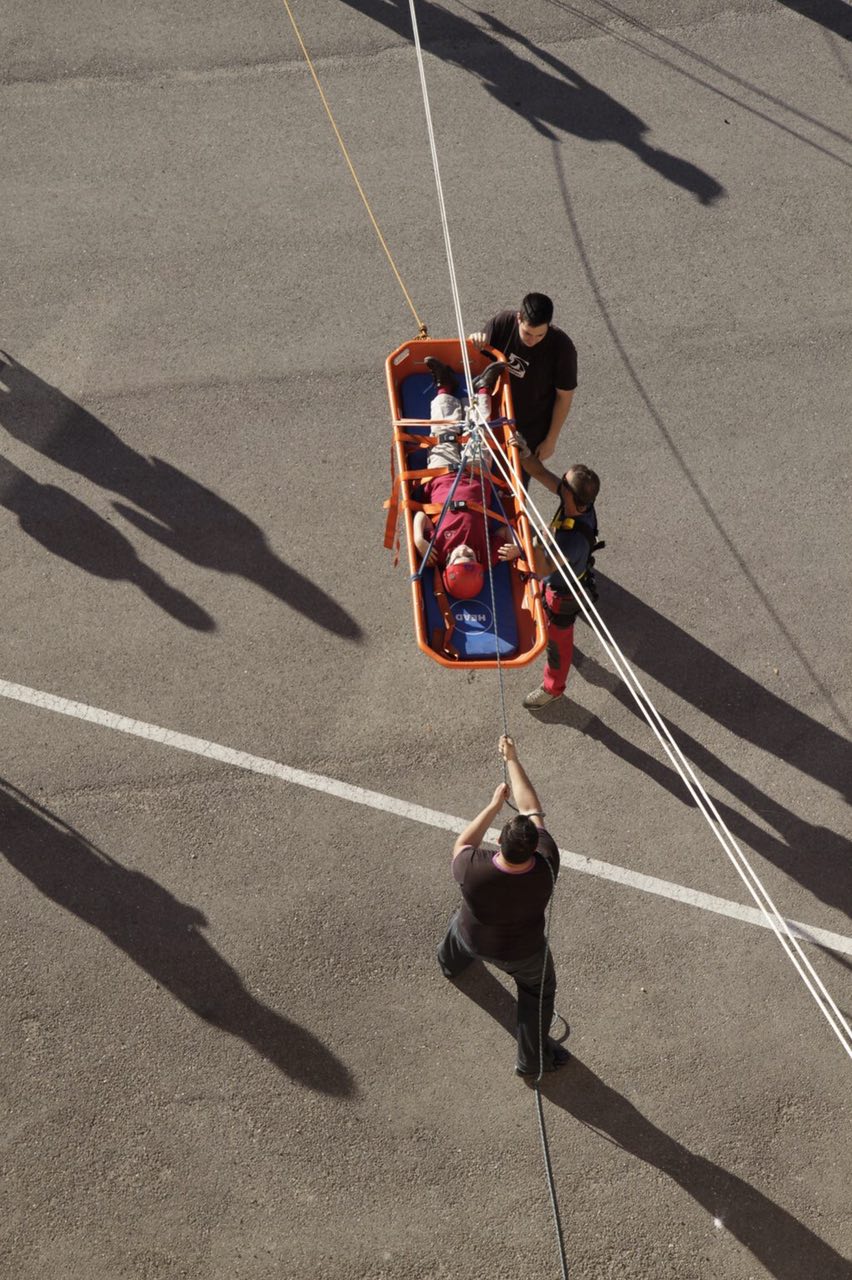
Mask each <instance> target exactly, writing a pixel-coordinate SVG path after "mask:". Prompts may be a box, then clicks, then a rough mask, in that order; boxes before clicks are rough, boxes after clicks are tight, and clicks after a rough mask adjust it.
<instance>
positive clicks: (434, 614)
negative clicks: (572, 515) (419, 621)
mask: <svg viewBox="0 0 852 1280" xmlns="http://www.w3.org/2000/svg"><path fill="white" fill-rule="evenodd" d="M512 572H513V571H512V569H511V568H510V566H509V565H508V564H507V563H505V562H503V561H501V563H500V564H496V565H495V566H494V602H495V604H496V605H497V626H498V634H497V635H496V636H495V634H494V615H493V613H492V610H491V587H490V586H489V582H488V577H487V576H486V578H485V583H484V584H483V587H482V590H481V592H480V593H479V595H478V596H475V597H474V599H472V600H454V599H453V598H452V596H448V597H447V599H448V601H449V605H450V610H451V611H452V614H453V617H454V618H455V620H456V625H455V629H454V631H453V634H452V635H451V637H450V644H451V645H452V646H453V647H454V648H455V649H457V650H458V654H459V657H460V658H496V657H497V654H498V653H499V655H500V657H501V658H510V657H511V656H512V654H514V653H516V652H517V649H518V620H517V618H516V617H515V604H514V601H513V599H512V581H511V576H510V575H511V574H512ZM420 589H421V591H422V593H423V604H424V606H425V610H426V628H427V634H428V636H429V640H430V642H431V640H432V637H433V635H434V634H435V631H436V629H437V630H439V631H440V633H441V635H442V636H443V634H444V618H443V615H442V613H441V610H440V609H439V608H438V601H437V600H436V599H435V587H434V585H433V582H432V570H431V569H425V570H424V572H423V578H422V585H421V588H420ZM438 647H439V648H440V646H438Z"/></svg>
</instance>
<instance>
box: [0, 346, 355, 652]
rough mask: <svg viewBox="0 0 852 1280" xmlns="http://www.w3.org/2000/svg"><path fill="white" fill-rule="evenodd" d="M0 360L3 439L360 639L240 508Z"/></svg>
mask: <svg viewBox="0 0 852 1280" xmlns="http://www.w3.org/2000/svg"><path fill="white" fill-rule="evenodd" d="M5 360H6V361H7V363H5V364H4V362H3V358H2V357H0V380H2V382H4V383H5V384H6V386H7V387H8V392H3V391H2V390H0V426H2V427H5V429H6V431H8V433H9V435H11V436H13V437H14V438H15V439H16V440H20V441H21V442H22V443H23V444H26V445H28V446H29V447H30V448H31V449H36V450H37V451H38V452H39V453H41V454H43V455H44V456H45V457H46V458H50V459H51V460H52V461H54V462H58V463H59V464H60V466H63V467H65V468H66V469H67V470H69V471H74V472H76V473H77V474H78V475H81V476H84V477H85V478H86V479H87V480H90V481H92V483H94V484H97V485H99V486H100V487H101V488H103V489H106V490H107V491H108V492H110V493H115V494H118V495H119V496H120V497H121V498H124V499H125V500H126V501H125V502H114V503H113V506H114V507H115V509H116V511H118V512H119V513H120V514H121V515H122V516H123V517H124V519H125V520H127V521H128V522H129V523H130V524H132V525H134V526H135V528H137V529H139V530H141V531H142V532H143V533H145V534H147V535H148V537H150V538H153V539H154V541H155V542H159V543H160V544H161V545H162V546H164V547H168V549H169V550H170V551H173V552H175V554H176V555H179V556H182V557H183V558H184V559H185V560H189V561H190V562H191V563H193V564H197V565H201V566H202V567H203V568H205V569H213V570H216V571H218V572H219V573H226V574H235V575H239V576H241V577H243V578H246V579H247V580H248V581H249V582H253V583H255V584H256V585H257V586H259V587H261V588H263V590H264V591H268V592H269V593H270V595H273V596H275V597H276V598H277V599H279V600H281V601H283V602H284V603H285V604H287V605H289V606H290V608H292V609H295V610H297V612H299V613H301V614H303V615H304V616H305V617H306V618H309V619H310V620H311V621H312V622H315V623H316V624H317V625H318V626H320V627H323V628H324V629H325V630H327V631H331V632H333V633H334V634H335V635H339V636H342V637H343V638H345V639H348V640H359V639H360V638H361V635H362V631H361V627H360V626H359V625H358V623H357V622H356V621H355V619H354V618H352V617H351V616H350V615H349V614H348V613H347V612H346V610H345V609H343V608H341V606H340V605H339V604H337V602H336V601H335V600H333V599H332V598H331V596H329V595H327V594H326V592H325V591H322V590H321V589H320V588H319V587H318V586H316V584H315V583H313V582H311V581H310V579H308V578H306V577H305V576H304V574H301V573H299V571H298V570H297V569H293V568H292V567H291V566H290V565H288V564H285V563H284V561H283V560H281V559H279V557H278V556H277V555H275V553H274V552H273V551H272V549H271V547H270V546H269V544H268V542H267V541H266V538H265V536H264V534H263V532H262V530H261V529H260V528H259V527H258V526H257V525H256V524H255V523H254V521H253V520H250V519H249V517H248V516H247V515H245V514H244V513H243V512H242V511H239V510H238V509H237V508H236V507H234V506H232V505H231V503H229V502H227V501H226V500H225V499H224V498H221V497H219V495H218V494H216V493H214V492H213V491H212V489H208V488H206V487H205V486H204V485H202V484H200V483H199V482H198V481H197V480H193V479H192V477H191V476H188V475H186V474H185V473H184V472H183V471H180V470H178V468H177V467H173V466H172V465H171V464H170V463H168V462H164V461H163V459H162V458H156V457H151V458H149V457H146V456H145V455H143V454H141V453H137V452H136V450H135V449H131V448H130V447H129V446H128V445H126V444H125V443H124V442H123V441H122V440H121V439H120V437H119V436H118V435H116V433H115V432H114V431H112V430H111V429H110V428H109V427H108V426H106V424H105V423H103V422H101V421H100V419H99V418H96V417H95V416H94V414H92V413H89V412H88V410H87V409H84V408H83V407H82V406H81V405H79V404H77V403H76V402H75V401H74V400H71V399H69V397H68V396H66V395H65V394H64V393H63V392H61V391H60V390H59V389H58V388H56V387H53V386H51V385H50V384H49V383H47V382H45V381H44V380H43V379H42V378H40V377H39V376H38V375H37V374H35V373H34V372H33V371H32V370H31V369H28V368H26V367H25V366H24V365H21V364H18V363H17V362H15V361H14V360H13V359H12V357H9V356H6V357H5ZM127 502H129V503H132V504H133V505H132V506H127V505H126V504H127Z"/></svg>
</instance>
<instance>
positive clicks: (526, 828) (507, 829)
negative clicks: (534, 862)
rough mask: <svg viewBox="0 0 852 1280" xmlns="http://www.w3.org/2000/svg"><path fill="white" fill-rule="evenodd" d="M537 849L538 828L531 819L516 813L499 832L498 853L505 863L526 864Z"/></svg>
mask: <svg viewBox="0 0 852 1280" xmlns="http://www.w3.org/2000/svg"><path fill="white" fill-rule="evenodd" d="M537 847H538V827H537V826H536V825H535V823H534V822H533V820H532V818H528V817H527V816H526V814H524V813H518V814H516V815H515V817H514V818H510V819H509V821H508V822H507V823H506V824H505V826H504V827H503V830H502V831H501V832H500V851H501V853H502V854H503V857H504V858H505V859H506V861H507V862H517V863H521V862H526V861H527V859H528V858H530V857H532V855H533V854H534V853H535V851H536V849H537Z"/></svg>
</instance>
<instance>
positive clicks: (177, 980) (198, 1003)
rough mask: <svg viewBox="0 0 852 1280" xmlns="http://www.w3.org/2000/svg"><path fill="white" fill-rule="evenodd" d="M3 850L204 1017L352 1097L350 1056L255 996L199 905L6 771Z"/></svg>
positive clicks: (301, 1077) (292, 1073) (306, 1081)
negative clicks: (101, 843) (79, 827)
mask: <svg viewBox="0 0 852 1280" xmlns="http://www.w3.org/2000/svg"><path fill="white" fill-rule="evenodd" d="M0 853H2V854H3V855H4V856H5V858H6V860H7V861H8V862H9V864H10V866H12V867H14V868H15V869H16V870H17V871H19V872H20V874H21V875H22V876H24V877H25V878H26V879H27V880H29V881H30V883H31V884H32V885H34V887H35V888H36V889H38V890H39V891H40V892H41V893H43V894H44V895H45V897H47V898H50V899H51V900H52V901H53V902H55V903H57V904H58V905H59V906H60V907H62V908H64V910H65V911H68V912H70V913H71V914H72V915H75V916H77V918H78V919H80V920H82V921H83V922H84V924H87V925H91V927H92V928H93V929H97V930H98V931H99V932H100V933H102V934H103V935H104V937H105V938H108V939H109V940H110V942H112V943H113V944H114V945H115V946H116V947H118V948H119V950H121V951H123V952H124V953H125V954H126V955H127V956H128V957H129V959H131V960H132V961H133V962H134V964H137V965H138V966H139V967H140V968H141V969H144V971H145V972H146V973H147V974H149V975H150V977H151V978H153V980H154V981H155V982H156V983H158V984H159V985H160V986H161V987H163V988H165V990H166V991H168V992H170V993H171V994H172V995H173V996H174V997H175V999H176V1000H179V1001H180V1002H181V1004H183V1005H185V1006H186V1008H187V1009H189V1010H190V1011H191V1012H192V1013H194V1014H195V1015H196V1016H197V1017H199V1018H201V1019H203V1020H204V1021H205V1022H207V1023H209V1024H210V1025H211V1026H213V1027H216V1028H217V1029H218V1030H220V1031H224V1032H227V1034H228V1035H231V1036H235V1037H238V1038H239V1039H241V1040H244V1041H245V1042H246V1044H247V1045H249V1047H250V1048H252V1049H253V1050H254V1051H255V1052H256V1053H259V1054H260V1055H261V1057H263V1058H266V1059H267V1061H268V1062H270V1063H272V1065H273V1066H275V1067H277V1068H278V1069H279V1070H280V1071H281V1072H283V1073H284V1075H286V1076H288V1077H289V1078H290V1079H291V1080H293V1081H295V1082H296V1083H297V1084H300V1085H303V1086H304V1087H305V1088H308V1089H314V1090H316V1091H317V1092H318V1093H324V1094H331V1095H334V1096H336V1097H351V1096H353V1095H354V1094H355V1092H356V1088H355V1084H354V1082H353V1080H352V1077H351V1075H350V1073H349V1071H348V1070H347V1068H346V1067H345V1066H344V1065H343V1063H342V1062H341V1061H340V1060H339V1059H338V1058H336V1057H335V1056H334V1054H333V1053H331V1052H330V1051H329V1050H328V1049H327V1048H326V1047H325V1046H324V1045H323V1044H322V1043H321V1042H320V1041H319V1040H318V1039H317V1038H316V1036H314V1035H312V1034H311V1033H310V1032H309V1031H306V1030H305V1028H304V1027H301V1026H299V1025H297V1024H296V1023H295V1022H291V1021H289V1020H288V1019H287V1018H284V1017H282V1016H281V1014H279V1013H276V1012H275V1010H273V1009H270V1008H268V1007H267V1006H266V1005H264V1004H262V1003H261V1001H259V1000H256V999H255V998H254V996H252V995H251V994H250V993H249V992H248V991H247V990H246V988H245V986H244V985H243V983H242V981H241V980H240V978H239V976H238V974H237V973H236V972H235V970H234V969H232V968H231V966H230V965H229V964H228V963H227V961H226V960H225V959H223V957H222V956H220V955H219V953H218V952H217V951H216V950H215V948H214V947H212V946H211V944H210V943H209V942H208V941H207V939H206V938H205V937H204V936H203V934H202V933H201V930H202V929H203V928H204V927H205V925H206V924H207V919H206V917H205V916H204V914H203V913H202V912H201V911H199V910H198V909H197V908H196V907H193V906H191V905H189V904H188V903H185V902H181V901H179V899H177V898H175V897H174V896H173V895H172V894H171V893H169V892H168V890H167V889H164V888H163V887H162V885H160V884H158V883H157V882H156V880H152V879H151V878H150V876H146V875H144V874H143V873H142V872H140V871H130V870H128V869H127V868H126V867H123V866H122V865H121V864H120V863H118V862H116V861H115V859H114V858H111V857H110V856H109V854H106V853H104V852H103V851H102V850H100V849H98V848H96V847H95V845H93V844H91V843H90V842H89V841H88V840H86V839H85V837H83V836H82V835H80V834H79V832H77V831H75V830H73V828H71V827H69V826H68V825H67V823H65V822H63V821H62V819H61V818H59V817H57V816H56V815H55V814H54V813H51V812H50V810H48V809H46V808H44V807H43V806H42V805H40V804H38V803H37V802H36V801H35V800H33V799H31V798H30V797H29V796H26V795H25V794H24V793H23V792H22V791H20V790H19V789H18V788H17V787H15V786H13V785H12V784H11V783H10V782H8V781H6V780H5V779H0Z"/></svg>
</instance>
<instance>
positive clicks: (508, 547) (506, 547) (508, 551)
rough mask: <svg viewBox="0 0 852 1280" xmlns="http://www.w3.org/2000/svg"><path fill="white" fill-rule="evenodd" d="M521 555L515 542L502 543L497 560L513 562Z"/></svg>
mask: <svg viewBox="0 0 852 1280" xmlns="http://www.w3.org/2000/svg"><path fill="white" fill-rule="evenodd" d="M520 554H521V548H520V547H519V546H518V545H517V543H515V542H504V543H503V545H502V547H500V548H499V549H498V551H497V559H498V560H515V559H516V558H517V557H518V556H519V555H520Z"/></svg>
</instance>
